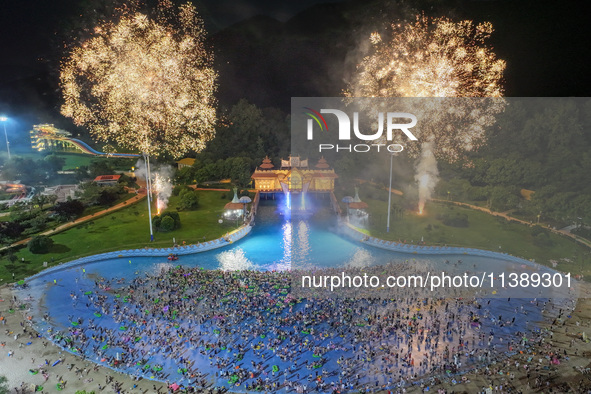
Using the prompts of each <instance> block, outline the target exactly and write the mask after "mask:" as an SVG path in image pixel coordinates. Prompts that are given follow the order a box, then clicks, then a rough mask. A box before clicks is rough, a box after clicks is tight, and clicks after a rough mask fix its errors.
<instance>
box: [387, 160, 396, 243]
mask: <svg viewBox="0 0 591 394" xmlns="http://www.w3.org/2000/svg"><path fill="white" fill-rule="evenodd" d="M393 159H394V153H392V154H391V155H390V187H388V218H387V219H386V232H387V233H389V232H390V205H392V204H391V203H392V160H393Z"/></svg>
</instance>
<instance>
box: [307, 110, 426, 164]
mask: <svg viewBox="0 0 591 394" xmlns="http://www.w3.org/2000/svg"><path fill="white" fill-rule="evenodd" d="M304 109H306V111H308V112H305V114H306V115H308V116H309V118H308V119H307V138H308V141H312V140H313V139H314V128H317V129H320V131H328V123H327V121H326V119H325V118H324V116H322V114H330V115H334V116H336V120H337V122H338V139H339V141H351V138H352V133H351V129H353V135H354V136H355V137H356V138H357V139H359V140H362V141H373V142H374V143H372V144H367V143H362V144H327V143H321V144H318V151H319V152H323V151H327V150H334V151H336V152H339V151H347V152H361V153H364V152H369V151H371V150H376V151H377V152H380V150H381V149H382V148H385V149H386V150H387V151H388V152H390V153H397V152H402V151H403V150H404V146H402V145H401V144H398V143H391V142H392V141H393V139H394V136H395V134H398V132H402V133H403V134H404V135H406V137H407V138H408V139H409V140H410V141H417V140H418V139H417V137H415V135H414V134H413V133H412V132H411V131H410V129H411V128H412V127H414V126H415V125H416V124H417V117H416V116H415V115H413V114H411V113H408V112H387V113H385V114H384V112H379V113H378V115H377V131H376V132H373V130H372V133H370V134H364V133H362V132H361V130H360V127H359V112H353V122H352V123H353V127H351V119H350V117H349V115H348V114H347V113H346V112H344V111H341V110H338V109H333V108H331V109H327V108H323V109H320V111H315V110H313V109H312V108H309V107H304ZM333 119H334V118H333ZM384 120H385V121H384ZM384 124H385V130H386V134H385V138H384Z"/></svg>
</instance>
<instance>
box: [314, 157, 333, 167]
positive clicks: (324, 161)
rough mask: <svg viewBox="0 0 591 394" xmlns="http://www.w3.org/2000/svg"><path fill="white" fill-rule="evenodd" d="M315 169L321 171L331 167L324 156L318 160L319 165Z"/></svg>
mask: <svg viewBox="0 0 591 394" xmlns="http://www.w3.org/2000/svg"><path fill="white" fill-rule="evenodd" d="M314 167H316V168H320V169H325V168H330V166H329V165H328V163H327V161H326V159H325V158H324V156H322V157H321V158H320V159H318V163H316V165H315V166H314Z"/></svg>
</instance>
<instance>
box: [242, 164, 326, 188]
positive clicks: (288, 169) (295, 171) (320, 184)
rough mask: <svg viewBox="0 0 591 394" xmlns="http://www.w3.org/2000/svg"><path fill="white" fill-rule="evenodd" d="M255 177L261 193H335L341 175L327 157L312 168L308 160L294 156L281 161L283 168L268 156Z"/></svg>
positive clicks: (255, 184)
mask: <svg viewBox="0 0 591 394" xmlns="http://www.w3.org/2000/svg"><path fill="white" fill-rule="evenodd" d="M251 178H252V179H253V181H254V188H255V189H256V190H257V191H258V192H259V193H285V194H287V193H292V194H297V193H331V192H333V191H334V180H335V179H336V178H338V175H337V174H335V172H334V170H333V169H332V168H330V166H329V165H328V163H327V162H326V160H325V159H324V157H321V158H320V159H319V160H318V163H316V165H314V166H313V167H310V166H309V165H308V160H307V159H306V160H302V159H300V158H299V156H290V157H289V158H288V159H287V160H283V159H282V160H281V168H279V169H276V168H275V167H274V166H273V163H271V159H269V158H268V157H265V159H264V160H263V163H262V164H261V165H260V166H259V167H257V168H256V170H255V171H254V173H253V174H252V176H251Z"/></svg>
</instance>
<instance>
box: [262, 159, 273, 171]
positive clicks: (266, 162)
mask: <svg viewBox="0 0 591 394" xmlns="http://www.w3.org/2000/svg"><path fill="white" fill-rule="evenodd" d="M273 167H274V165H273V163H272V162H271V159H269V156H265V158H264V159H263V164H261V165H260V166H259V168H262V169H265V170H269V169H271V168H273Z"/></svg>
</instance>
